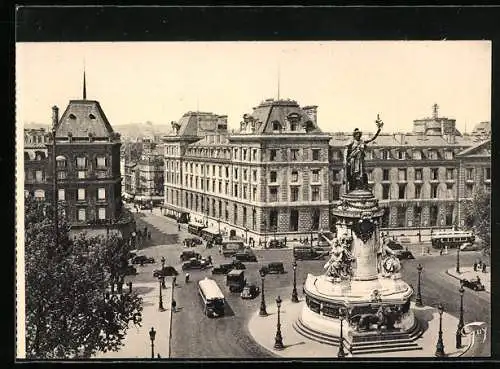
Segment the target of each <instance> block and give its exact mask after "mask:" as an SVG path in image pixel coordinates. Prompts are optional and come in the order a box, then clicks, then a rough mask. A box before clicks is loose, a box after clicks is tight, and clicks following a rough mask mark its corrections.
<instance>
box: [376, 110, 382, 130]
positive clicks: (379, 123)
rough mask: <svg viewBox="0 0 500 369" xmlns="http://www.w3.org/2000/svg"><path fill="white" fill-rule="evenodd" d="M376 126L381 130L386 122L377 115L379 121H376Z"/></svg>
mask: <svg viewBox="0 0 500 369" xmlns="http://www.w3.org/2000/svg"><path fill="white" fill-rule="evenodd" d="M375 124H376V125H377V128H378V129H381V128H382V127H383V126H384V122H382V120H381V119H380V115H379V114H377V120H376V121H375Z"/></svg>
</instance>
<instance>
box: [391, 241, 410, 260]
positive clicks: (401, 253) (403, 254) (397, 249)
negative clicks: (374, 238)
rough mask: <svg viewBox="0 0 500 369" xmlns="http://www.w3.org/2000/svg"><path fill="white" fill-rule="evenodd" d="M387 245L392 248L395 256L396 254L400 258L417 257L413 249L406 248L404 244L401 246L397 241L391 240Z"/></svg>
mask: <svg viewBox="0 0 500 369" xmlns="http://www.w3.org/2000/svg"><path fill="white" fill-rule="evenodd" d="M387 247H388V248H389V249H391V251H392V253H393V254H394V256H396V257H397V258H398V259H399V260H402V259H415V257H414V256H413V254H412V253H411V251H409V250H408V249H405V248H404V247H403V246H401V244H400V243H397V242H396V241H393V240H389V242H387Z"/></svg>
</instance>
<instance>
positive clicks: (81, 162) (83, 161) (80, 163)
mask: <svg viewBox="0 0 500 369" xmlns="http://www.w3.org/2000/svg"><path fill="white" fill-rule="evenodd" d="M76 167H77V168H79V169H84V168H86V167H87V158H84V157H78V158H76Z"/></svg>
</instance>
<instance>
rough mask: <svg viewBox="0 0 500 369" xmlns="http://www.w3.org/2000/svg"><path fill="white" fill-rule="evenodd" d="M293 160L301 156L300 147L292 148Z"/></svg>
mask: <svg viewBox="0 0 500 369" xmlns="http://www.w3.org/2000/svg"><path fill="white" fill-rule="evenodd" d="M290 153H291V155H292V160H297V159H298V157H299V149H291V150H290Z"/></svg>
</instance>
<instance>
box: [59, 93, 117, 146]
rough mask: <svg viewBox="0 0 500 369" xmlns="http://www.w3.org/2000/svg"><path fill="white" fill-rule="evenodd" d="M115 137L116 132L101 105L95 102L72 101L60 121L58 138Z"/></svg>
mask: <svg viewBox="0 0 500 369" xmlns="http://www.w3.org/2000/svg"><path fill="white" fill-rule="evenodd" d="M68 134H71V135H72V137H73V138H85V137H88V136H89V134H92V135H93V136H94V137H99V138H107V137H113V135H114V132H113V128H112V127H111V124H110V123H109V121H108V118H107V117H106V115H105V114H104V111H103V110H102V108H101V105H100V104H99V102H98V101H94V100H71V101H70V102H69V104H68V107H67V108H66V110H65V111H64V113H63V115H62V116H61V118H60V119H59V123H58V124H57V129H56V137H68Z"/></svg>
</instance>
